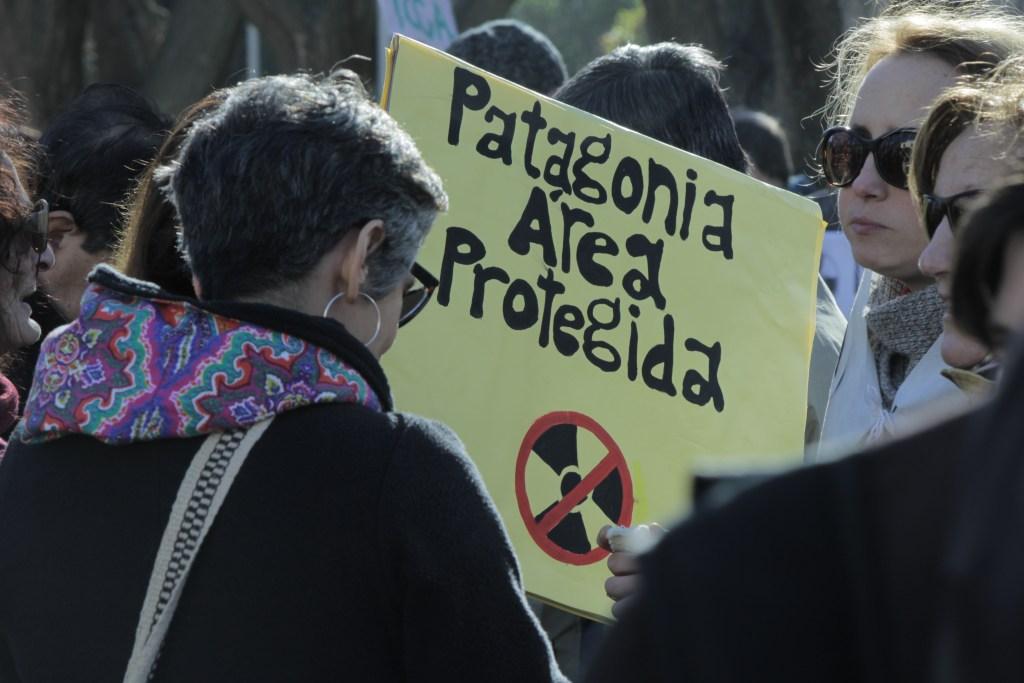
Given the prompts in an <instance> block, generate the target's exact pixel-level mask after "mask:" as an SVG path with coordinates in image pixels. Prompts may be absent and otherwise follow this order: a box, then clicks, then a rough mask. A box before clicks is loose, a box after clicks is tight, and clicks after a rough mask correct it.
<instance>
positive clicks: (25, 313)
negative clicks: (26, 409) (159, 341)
mask: <svg viewBox="0 0 1024 683" xmlns="http://www.w3.org/2000/svg"><path fill="white" fill-rule="evenodd" d="M10 117H11V115H10V113H9V112H7V111H5V105H3V104H0V365H2V359H3V357H4V356H5V355H6V354H9V353H11V352H12V351H15V350H17V349H20V348H22V347H25V346H28V345H30V344H33V343H34V342H35V341H36V340H38V339H39V334H40V329H39V325H38V323H36V321H35V320H33V319H32V309H31V307H30V306H29V305H28V304H27V303H26V302H25V299H26V298H27V297H28V296H29V295H31V294H32V293H33V292H35V290H36V275H37V274H38V272H39V271H40V270H46V269H48V268H49V267H50V266H52V265H53V251H52V250H51V249H50V246H49V243H48V242H47V239H46V230H47V223H48V215H47V206H46V202H45V201H42V200H40V201H39V202H38V203H37V204H36V205H35V206H33V204H32V202H31V200H30V199H29V196H28V194H27V193H26V191H25V188H24V187H23V186H22V184H21V179H20V178H19V174H18V169H17V167H16V164H15V162H14V161H12V158H11V156H10V155H8V153H7V151H5V150H10V152H11V154H13V155H14V157H15V158H17V159H18V160H19V161H20V162H22V163H21V164H20V165H22V167H24V166H25V164H26V163H27V155H25V154H20V155H19V152H23V151H24V146H23V143H21V142H20V141H19V140H18V138H17V137H16V136H17V135H18V132H17V129H16V126H15V125H14V124H13V122H12V119H11V118H10ZM0 370H2V367H0ZM17 417H18V393H17V391H16V390H15V388H14V385H13V384H11V382H10V381H9V380H8V379H7V378H6V377H4V376H3V374H0V434H6V433H7V432H9V431H10V429H11V427H13V426H14V422H15V420H17ZM5 449H6V443H5V442H4V441H3V440H2V439H0V457H2V456H3V452H4V450H5Z"/></svg>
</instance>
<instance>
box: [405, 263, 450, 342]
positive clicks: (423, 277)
mask: <svg viewBox="0 0 1024 683" xmlns="http://www.w3.org/2000/svg"><path fill="white" fill-rule="evenodd" d="M410 272H411V273H412V276H413V277H414V278H416V281H417V282H418V283H419V286H414V287H412V288H411V289H409V290H408V291H406V292H405V294H403V295H402V314H401V316H400V317H399V318H398V326H399V327H401V326H402V325H404V324H406V323H407V322H409V321H410V320H412V319H413V318H415V317H416V316H417V315H419V313H420V311H422V310H423V307H424V306H426V305H427V302H428V301H430V297H431V296H432V295H433V294H434V290H435V289H437V285H438V284H440V283H439V282H438V280H437V278H436V277H434V276H433V275H431V274H430V272H429V271H428V270H427V269H426V268H424V267H423V266H421V265H420V264H418V263H414V264H412V270H411V271H410Z"/></svg>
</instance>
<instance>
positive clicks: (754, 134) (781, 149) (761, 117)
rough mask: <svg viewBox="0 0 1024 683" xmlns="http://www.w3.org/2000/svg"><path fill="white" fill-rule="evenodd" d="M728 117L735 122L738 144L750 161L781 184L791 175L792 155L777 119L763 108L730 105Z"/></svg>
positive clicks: (787, 140) (784, 183) (784, 132)
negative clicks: (752, 108)
mask: <svg viewBox="0 0 1024 683" xmlns="http://www.w3.org/2000/svg"><path fill="white" fill-rule="evenodd" d="M732 120H733V122H734V123H735V124H736V136H737V137H738V138H739V140H740V147H742V148H743V151H744V152H746V153H747V156H749V157H750V161H751V163H753V165H754V166H755V167H756V168H757V169H758V170H759V171H760V172H761V173H762V174H764V175H766V176H768V177H769V178H772V179H774V180H778V181H779V184H780V185H782V186H783V187H785V185H786V181H788V180H789V176H791V175H793V156H792V154H790V151H789V139H788V138H786V131H784V130H782V126H781V125H779V121H778V119H776V118H775V117H773V116H769V115H768V114H766V113H764V112H763V111H751V110H749V109H734V110H733V112H732Z"/></svg>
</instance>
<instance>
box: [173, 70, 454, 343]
mask: <svg viewBox="0 0 1024 683" xmlns="http://www.w3.org/2000/svg"><path fill="white" fill-rule="evenodd" d="M225 94H226V97H225V100H224V102H223V104H221V105H220V106H219V107H217V108H215V109H214V110H213V111H212V112H211V113H209V114H208V115H207V116H205V117H203V118H201V119H199V120H198V121H197V122H196V123H194V124H193V125H192V127H191V128H190V129H189V131H188V133H187V134H186V137H185V141H184V144H183V145H182V149H181V153H180V156H179V158H178V159H177V161H175V162H172V163H170V164H166V165H164V166H162V167H160V168H159V169H158V170H157V172H156V179H157V182H158V183H160V184H161V186H162V187H164V188H165V191H166V192H167V194H168V197H169V198H170V200H171V202H172V203H173V204H174V206H175V208H176V210H177V214H178V218H179V222H180V224H181V229H182V246H183V248H184V250H185V254H186V258H187V259H188V262H189V265H190V267H191V270H192V273H193V276H194V279H195V280H194V281H195V284H196V291H197V294H198V296H199V297H200V298H201V299H205V300H212V299H219V300H229V301H254V302H262V303H268V304H273V305H278V306H283V307H287V308H291V309H294V310H297V311H300V312H303V313H307V314H310V315H316V316H320V315H324V316H328V315H329V316H330V317H332V318H334V319H336V320H338V321H339V322H341V323H342V324H343V325H344V326H345V327H346V328H347V329H348V330H349V331H350V332H351V333H352V334H353V335H354V336H355V337H356V338H357V339H359V340H361V341H363V342H364V343H365V344H366V345H367V347H368V348H369V349H370V351H371V352H372V353H374V354H375V355H377V356H380V355H381V354H383V353H384V352H385V351H386V350H387V349H388V348H389V347H390V345H391V343H392V341H393V340H394V337H395V334H396V333H397V328H398V325H399V323H400V321H401V318H402V317H403V298H405V296H404V295H405V294H406V292H407V290H408V289H409V288H410V287H412V286H413V279H412V275H411V274H410V273H411V271H412V270H413V261H414V259H415V257H416V254H417V252H418V251H419V248H420V246H421V244H422V242H423V240H424V238H425V236H426V234H427V231H428V230H429V229H430V226H431V224H432V223H433V221H434V218H435V216H436V214H437V212H438V211H440V210H443V209H444V208H446V206H447V198H446V197H445V195H444V192H443V190H442V188H441V182H440V179H439V178H438V177H437V175H436V174H435V173H434V172H433V171H432V170H431V169H430V168H429V167H428V166H427V165H426V163H425V162H424V161H423V159H422V157H421V156H420V154H419V151H418V150H417V149H416V146H415V145H414V143H413V141H412V139H411V138H410V137H409V136H408V135H407V134H406V133H405V132H404V131H403V130H402V129H401V128H400V127H399V126H398V124H397V123H396V122H395V121H394V120H393V119H392V118H391V117H390V116H389V115H388V114H387V112H385V111H383V110H382V109H380V108H379V107H378V106H377V105H376V104H374V103H373V102H372V101H370V99H369V98H368V97H367V95H366V92H365V90H364V89H363V86H362V84H361V83H360V82H359V79H358V77H357V76H356V75H355V74H354V73H352V72H350V71H339V72H336V73H335V74H333V75H332V76H331V77H330V78H328V79H319V78H316V77H313V76H309V75H295V76H270V77H266V78H261V79H255V80H251V81H247V82H245V83H242V84H240V85H237V86H235V87H233V88H230V89H228V90H227V91H226V93H225ZM404 303H406V304H408V300H406V302H404Z"/></svg>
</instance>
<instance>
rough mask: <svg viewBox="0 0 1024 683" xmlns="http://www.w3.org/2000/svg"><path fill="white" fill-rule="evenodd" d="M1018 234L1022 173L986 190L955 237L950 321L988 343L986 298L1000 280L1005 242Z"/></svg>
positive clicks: (1022, 226) (1023, 221) (1022, 218)
mask: <svg viewBox="0 0 1024 683" xmlns="http://www.w3.org/2000/svg"><path fill="white" fill-rule="evenodd" d="M1020 235H1024V176H1016V177H1014V178H1012V179H1011V180H1010V182H1009V183H1008V184H1006V185H1003V186H1002V187H999V188H998V189H996V190H994V191H992V192H990V193H988V194H987V195H986V196H985V198H984V199H983V201H982V203H981V204H980V205H979V206H978V207H977V208H975V209H974V210H973V211H972V212H971V213H970V215H969V216H968V218H967V221H966V223H965V224H964V227H963V229H962V230H961V233H960V235H959V238H958V244H957V256H956V264H955V266H954V271H953V273H954V274H953V288H952V297H951V305H952V311H953V316H954V317H955V318H956V323H957V325H958V326H959V327H960V329H962V330H963V331H964V332H965V333H967V334H969V335H970V336H972V337H975V338H977V339H980V340H981V341H982V342H984V343H985V345H986V346H988V347H989V348H995V347H996V346H997V345H999V344H1000V343H1001V342H1003V341H1004V340H1001V339H995V338H994V337H993V329H992V326H991V315H992V312H991V308H992V301H993V299H994V298H995V297H996V295H997V294H998V292H999V285H1000V283H1002V281H1003V259H1004V258H1005V255H1006V250H1007V247H1009V245H1010V242H1011V241H1012V240H1014V239H1015V238H1017V237H1019V236H1020Z"/></svg>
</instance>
